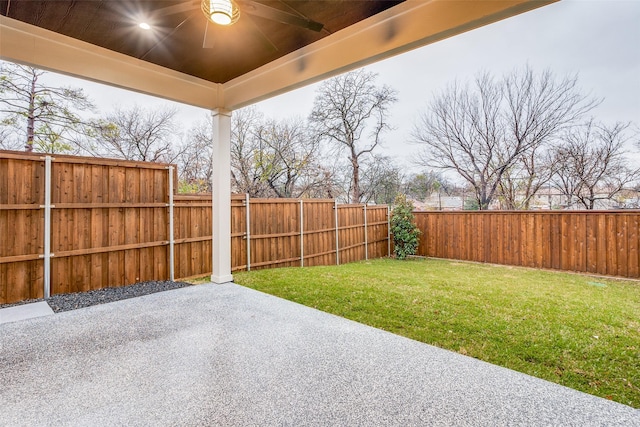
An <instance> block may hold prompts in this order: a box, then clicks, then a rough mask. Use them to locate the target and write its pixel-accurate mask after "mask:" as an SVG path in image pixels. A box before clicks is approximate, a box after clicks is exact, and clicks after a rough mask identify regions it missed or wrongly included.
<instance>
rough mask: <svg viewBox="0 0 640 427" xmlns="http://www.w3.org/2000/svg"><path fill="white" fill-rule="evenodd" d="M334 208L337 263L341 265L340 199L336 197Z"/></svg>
mask: <svg viewBox="0 0 640 427" xmlns="http://www.w3.org/2000/svg"><path fill="white" fill-rule="evenodd" d="M333 209H334V211H335V216H336V265H340V244H339V240H338V239H339V237H338V200H336V199H334V201H333Z"/></svg>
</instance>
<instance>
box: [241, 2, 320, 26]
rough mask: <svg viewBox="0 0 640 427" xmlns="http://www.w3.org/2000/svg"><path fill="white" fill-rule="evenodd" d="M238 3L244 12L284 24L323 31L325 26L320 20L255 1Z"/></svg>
mask: <svg viewBox="0 0 640 427" xmlns="http://www.w3.org/2000/svg"><path fill="white" fill-rule="evenodd" d="M238 3H239V4H240V6H241V7H240V10H241V11H242V12H243V13H247V14H249V15H253V16H259V17H260V18H266V19H270V20H272V21H276V22H281V23H283V24H290V25H296V26H298V27H302V28H306V29H308V30H311V31H321V30H322V28H323V27H324V25H323V24H321V23H319V22H316V21H312V20H311V19H307V18H303V17H300V16H296V15H293V14H291V13H289V12H285V11H282V10H280V9H275V8H273V7H270V6H265V5H264V4H262V3H258V2H255V1H251V0H238Z"/></svg>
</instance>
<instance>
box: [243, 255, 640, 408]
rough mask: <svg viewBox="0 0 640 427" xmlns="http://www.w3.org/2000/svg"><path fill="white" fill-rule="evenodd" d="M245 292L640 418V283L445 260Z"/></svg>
mask: <svg viewBox="0 0 640 427" xmlns="http://www.w3.org/2000/svg"><path fill="white" fill-rule="evenodd" d="M234 279H235V282H236V283H238V284H240V285H243V286H247V287H250V288H254V289H257V290H260V291H263V292H267V293H270V294H273V295H277V296H280V297H282V298H286V299H289V300H291V301H295V302H298V303H301V304H304V305H307V306H310V307H315V308H317V309H320V310H323V311H326V312H329V313H333V314H337V315H339V316H343V317H346V318H348V319H352V320H355V321H357V322H361V323H365V324H367V325H371V326H374V327H377V328H381V329H384V330H387V331H390V332H393V333H396V334H399V335H403V336H405V337H409V338H412V339H415V340H418V341H422V342H425V343H428V344H432V345H436V346H438V347H442V348H446V349H450V350H454V351H457V352H459V353H462V354H466V355H469V356H472V357H475V358H478V359H482V360H485V361H487V362H490V363H494V364H497V365H501V366H505V367H508V368H511V369H515V370H517V371H520V372H525V373H527V374H530V375H533V376H536V377H539V378H544V379H546V380H549V381H553V382H556V383H559V384H563V385H565V386H568V387H571V388H574V389H577V390H582V391H585V392H587V393H591V394H595V395H597V396H601V397H605V398H608V399H613V400H615V401H617V402H621V403H624V404H627V405H630V406H633V407H635V408H640V282H637V281H622V280H608V279H601V278H593V277H587V276H581V275H577V274H566V273H557V272H549V271H539V270H533V269H523V268H515V267H502V266H494V265H483V264H475V263H465V262H453V261H445V260H434V259H428V260H408V261H396V260H393V259H379V260H374V261H368V262H360V263H354V264H346V265H340V266H330V267H311V268H283V269H272V270H260V271H252V272H249V273H247V272H238V273H235V274H234Z"/></svg>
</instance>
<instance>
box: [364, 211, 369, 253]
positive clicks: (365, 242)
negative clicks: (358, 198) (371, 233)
mask: <svg viewBox="0 0 640 427" xmlns="http://www.w3.org/2000/svg"><path fill="white" fill-rule="evenodd" d="M364 259H365V260H368V259H369V239H368V235H367V204H366V203H365V204H364Z"/></svg>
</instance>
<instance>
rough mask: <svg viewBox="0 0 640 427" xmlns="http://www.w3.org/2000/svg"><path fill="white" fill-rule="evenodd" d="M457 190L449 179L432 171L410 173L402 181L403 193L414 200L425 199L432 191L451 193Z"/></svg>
mask: <svg viewBox="0 0 640 427" xmlns="http://www.w3.org/2000/svg"><path fill="white" fill-rule="evenodd" d="M457 190H458V189H457V188H456V186H455V184H454V183H453V182H451V180H449V179H448V178H447V177H445V176H444V175H443V174H441V173H437V172H434V171H428V172H423V173H418V174H413V175H410V176H409V177H408V178H407V179H406V180H405V182H404V193H405V194H406V195H407V196H408V197H411V198H413V199H415V200H425V199H426V198H427V197H429V196H430V195H431V194H433V193H434V192H438V194H442V193H444V194H446V195H452V194H453V193H454V192H455V191H457Z"/></svg>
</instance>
